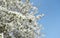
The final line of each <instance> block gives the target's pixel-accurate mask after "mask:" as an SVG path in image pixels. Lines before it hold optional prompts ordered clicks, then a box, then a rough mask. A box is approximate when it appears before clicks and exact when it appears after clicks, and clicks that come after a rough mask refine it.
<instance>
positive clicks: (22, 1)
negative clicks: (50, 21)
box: [0, 0, 44, 38]
mask: <svg viewBox="0 0 60 38" xmlns="http://www.w3.org/2000/svg"><path fill="white" fill-rule="evenodd" d="M37 10H38V9H37V8H36V7H35V6H33V5H32V4H31V3H30V0H0V33H3V34H4V38H36V37H37V36H40V35H41V33H40V31H41V27H39V25H38V23H37V21H38V20H39V19H40V18H41V17H42V16H43V15H44V14H42V15H36V14H37Z"/></svg>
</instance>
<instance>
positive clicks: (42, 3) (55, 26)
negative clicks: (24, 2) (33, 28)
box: [31, 0, 60, 38]
mask: <svg viewBox="0 0 60 38" xmlns="http://www.w3.org/2000/svg"><path fill="white" fill-rule="evenodd" d="M31 2H33V3H34V5H35V6H36V7H38V9H39V10H38V11H39V13H44V14H45V16H44V17H43V18H42V19H41V20H40V22H39V23H40V24H43V26H44V28H45V29H44V33H45V35H46V36H45V38H60V0H31Z"/></svg>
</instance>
